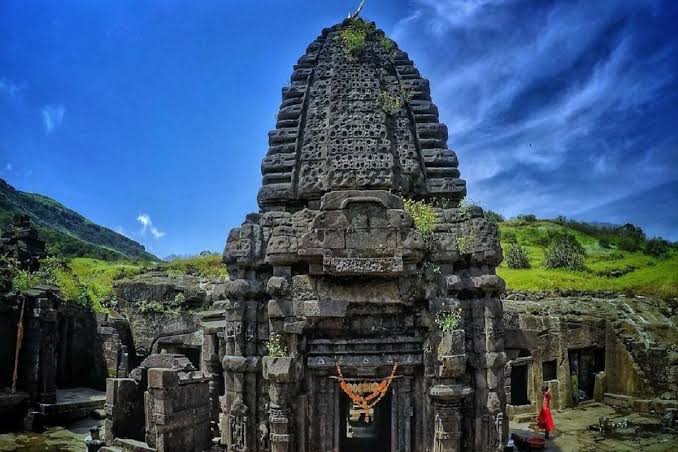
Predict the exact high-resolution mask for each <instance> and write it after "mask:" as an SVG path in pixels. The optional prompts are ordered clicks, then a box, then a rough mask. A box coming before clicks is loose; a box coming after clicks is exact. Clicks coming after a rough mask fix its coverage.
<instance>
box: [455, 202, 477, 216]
mask: <svg viewBox="0 0 678 452" xmlns="http://www.w3.org/2000/svg"><path fill="white" fill-rule="evenodd" d="M475 207H479V206H478V203H476V202H475V201H474V200H472V199H469V198H464V199H462V200H461V202H460V203H459V210H458V212H459V218H461V219H462V220H470V219H471V213H472V212H473V209H474V208H475Z"/></svg>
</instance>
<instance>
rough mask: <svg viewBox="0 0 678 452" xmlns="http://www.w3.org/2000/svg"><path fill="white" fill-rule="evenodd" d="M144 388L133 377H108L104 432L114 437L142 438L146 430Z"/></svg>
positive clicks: (109, 436)
mask: <svg viewBox="0 0 678 452" xmlns="http://www.w3.org/2000/svg"><path fill="white" fill-rule="evenodd" d="M141 391H142V389H139V386H138V385H137V382H136V381H135V380H132V379H131V378H108V379H106V404H105V405H104V409H105V411H106V419H105V421H104V432H105V435H106V440H107V441H108V442H109V443H110V442H111V441H112V440H113V438H116V437H120V438H133V439H142V438H143V432H144V423H143V416H144V414H143V412H144V409H143V402H142V397H143V394H142V392H141Z"/></svg>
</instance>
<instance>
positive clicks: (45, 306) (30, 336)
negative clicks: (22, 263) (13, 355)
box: [18, 297, 57, 403]
mask: <svg viewBox="0 0 678 452" xmlns="http://www.w3.org/2000/svg"><path fill="white" fill-rule="evenodd" d="M56 345H57V312H56V309H55V306H54V303H53V302H52V301H51V300H50V299H48V298H32V297H29V298H28V299H27V300H26V307H25V314H24V346H23V347H22V350H21V356H20V360H21V366H20V367H21V368H20V373H19V381H18V384H19V386H23V387H25V388H26V391H27V392H28V393H29V394H30V396H31V400H32V401H34V402H38V403H56V367H57V359H56Z"/></svg>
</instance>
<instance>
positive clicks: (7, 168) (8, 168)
mask: <svg viewBox="0 0 678 452" xmlns="http://www.w3.org/2000/svg"><path fill="white" fill-rule="evenodd" d="M13 169H14V165H12V164H11V163H9V162H7V164H6V165H5V171H7V172H8V173H10V172H11V171H12V170H13Z"/></svg>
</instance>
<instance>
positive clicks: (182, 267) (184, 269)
mask: <svg viewBox="0 0 678 452" xmlns="http://www.w3.org/2000/svg"><path fill="white" fill-rule="evenodd" d="M163 266H164V267H165V268H166V269H167V271H168V272H169V273H172V274H185V275H196V276H204V277H206V278H221V277H226V276H228V270H226V265H224V263H223V262H222V257H221V255H220V254H203V255H200V256H191V257H182V258H178V259H173V260H171V261H169V262H168V263H167V264H164V265H163Z"/></svg>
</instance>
